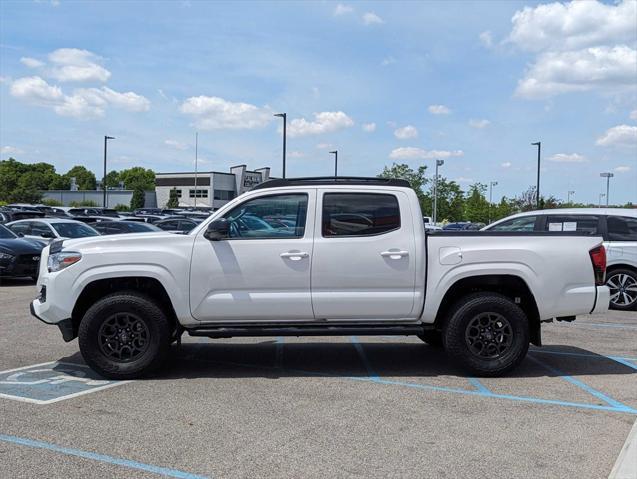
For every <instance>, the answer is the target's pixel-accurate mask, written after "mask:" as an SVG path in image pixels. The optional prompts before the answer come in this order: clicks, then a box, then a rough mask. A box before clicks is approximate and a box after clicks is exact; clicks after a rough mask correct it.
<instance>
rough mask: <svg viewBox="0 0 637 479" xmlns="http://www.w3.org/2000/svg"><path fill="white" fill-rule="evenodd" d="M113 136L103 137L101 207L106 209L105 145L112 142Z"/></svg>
mask: <svg viewBox="0 0 637 479" xmlns="http://www.w3.org/2000/svg"><path fill="white" fill-rule="evenodd" d="M114 139H115V137H114V136H106V135H104V178H103V179H102V188H103V189H104V198H103V200H102V203H103V204H102V206H104V208H106V144H107V142H108V140H114Z"/></svg>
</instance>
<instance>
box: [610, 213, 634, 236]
mask: <svg viewBox="0 0 637 479" xmlns="http://www.w3.org/2000/svg"><path fill="white" fill-rule="evenodd" d="M606 225H607V228H608V240H609V241H637V218H629V217H626V216H609V217H608V218H606Z"/></svg>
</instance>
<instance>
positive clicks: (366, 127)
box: [362, 123, 376, 133]
mask: <svg viewBox="0 0 637 479" xmlns="http://www.w3.org/2000/svg"><path fill="white" fill-rule="evenodd" d="M362 128H363V131H366V132H367V133H371V132H373V131H376V123H363V125H362Z"/></svg>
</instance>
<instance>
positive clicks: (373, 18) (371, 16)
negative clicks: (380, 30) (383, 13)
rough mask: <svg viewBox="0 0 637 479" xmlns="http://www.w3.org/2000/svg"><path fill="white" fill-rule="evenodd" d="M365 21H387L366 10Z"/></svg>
mask: <svg viewBox="0 0 637 479" xmlns="http://www.w3.org/2000/svg"><path fill="white" fill-rule="evenodd" d="M363 23H364V24H365V25H380V24H382V23H385V21H384V20H383V19H382V18H380V17H379V16H378V15H376V14H375V13H374V12H366V13H364V14H363Z"/></svg>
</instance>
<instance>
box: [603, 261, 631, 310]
mask: <svg viewBox="0 0 637 479" xmlns="http://www.w3.org/2000/svg"><path fill="white" fill-rule="evenodd" d="M606 285H607V286H608V288H609V289H610V308H611V309H618V310H620V311H632V310H633V309H635V307H637V273H635V271H633V270H630V269H615V270H612V271H611V272H610V273H608V278H607V279H606Z"/></svg>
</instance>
